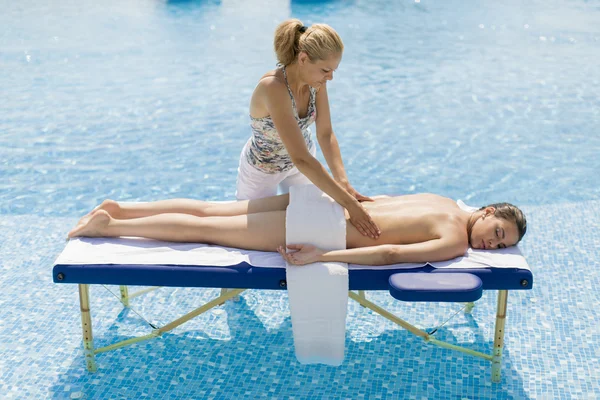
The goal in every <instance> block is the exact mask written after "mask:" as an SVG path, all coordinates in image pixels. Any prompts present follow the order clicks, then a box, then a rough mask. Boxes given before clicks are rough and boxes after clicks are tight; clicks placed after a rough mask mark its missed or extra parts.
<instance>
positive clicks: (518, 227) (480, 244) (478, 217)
mask: <svg viewBox="0 0 600 400" xmlns="http://www.w3.org/2000/svg"><path fill="white" fill-rule="evenodd" d="M526 231H527V220H526V219H525V215H524V214H523V212H522V211H521V210H520V209H519V208H518V207H516V206H513V205H512V204H510V203H495V204H490V205H488V206H485V207H481V208H480V209H479V210H478V211H476V212H475V213H474V214H473V220H472V221H471V223H470V233H469V241H470V243H471V247H473V248H474V249H488V250H489V249H498V248H505V247H510V246H513V245H515V244H517V243H519V241H520V240H521V239H522V238H523V236H524V235H525V232H526Z"/></svg>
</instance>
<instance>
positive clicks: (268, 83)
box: [250, 69, 289, 118]
mask: <svg viewBox="0 0 600 400" xmlns="http://www.w3.org/2000/svg"><path fill="white" fill-rule="evenodd" d="M287 98H289V94H288V90H287V85H286V84H285V79H284V77H283V74H282V73H281V70H279V69H275V70H272V71H269V72H267V73H266V74H264V75H263V76H262V78H260V80H259V81H258V84H257V85H256V87H255V88H254V92H252V97H251V98H250V115H251V116H253V117H254V118H262V117H266V116H268V115H269V111H268V109H267V104H268V103H273V101H274V100H275V102H278V101H283V102H284V103H285V100H286V99H287Z"/></svg>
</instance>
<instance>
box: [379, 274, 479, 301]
mask: <svg viewBox="0 0 600 400" xmlns="http://www.w3.org/2000/svg"><path fill="white" fill-rule="evenodd" d="M389 284H390V294H391V295H392V297H394V298H395V299H398V300H402V301H431V302H470V301H475V300H479V299H480V298H481V295H482V293H483V284H482V282H481V279H479V277H477V276H476V275H473V274H468V273H463V272H455V273H444V274H427V273H418V272H417V273H404V274H393V275H391V276H390V279H389Z"/></svg>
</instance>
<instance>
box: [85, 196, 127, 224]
mask: <svg viewBox="0 0 600 400" xmlns="http://www.w3.org/2000/svg"><path fill="white" fill-rule="evenodd" d="M98 210H104V211H106V212H108V213H109V214H110V215H111V217H113V218H119V214H120V212H121V206H119V203H117V202H116V201H114V200H110V199H107V200H104V201H103V202H102V203H101V204H100V205H99V206H98V207H96V208H94V209H93V210H92V211H90V212H89V213H87V214H86V215H84V216H83V217H81V219H80V220H79V222H77V225H76V226H80V225H85V224H86V223H87V222H88V220H89V219H90V218H91V216H92V215H93V214H94V213H95V212H96V211H98Z"/></svg>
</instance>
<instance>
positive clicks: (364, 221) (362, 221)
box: [338, 180, 381, 239]
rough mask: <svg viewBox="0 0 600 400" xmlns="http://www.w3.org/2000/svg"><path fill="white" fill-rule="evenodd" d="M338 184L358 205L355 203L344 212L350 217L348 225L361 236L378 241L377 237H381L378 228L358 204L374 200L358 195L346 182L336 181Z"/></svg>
mask: <svg viewBox="0 0 600 400" xmlns="http://www.w3.org/2000/svg"><path fill="white" fill-rule="evenodd" d="M338 183H339V184H340V186H342V187H343V188H344V189H345V190H346V192H348V193H349V194H350V196H352V197H354V198H355V199H356V200H358V201H359V203H356V204H355V205H354V206H352V207H348V208H346V210H348V214H349V215H350V223H351V224H352V225H354V227H355V228H356V229H358V231H359V232H360V233H361V234H362V235H364V236H369V237H371V238H373V239H378V238H379V235H381V231H380V230H379V227H378V226H377V224H375V222H374V221H373V220H372V219H371V216H370V215H369V213H368V212H367V210H365V208H364V207H363V206H362V205H361V204H360V202H361V201H374V200H373V199H372V198H370V197H367V196H363V195H362V194H360V193H358V191H357V190H356V189H354V188H353V187H352V185H351V184H350V183H349V182H348V181H346V180H344V181H339V180H338Z"/></svg>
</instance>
